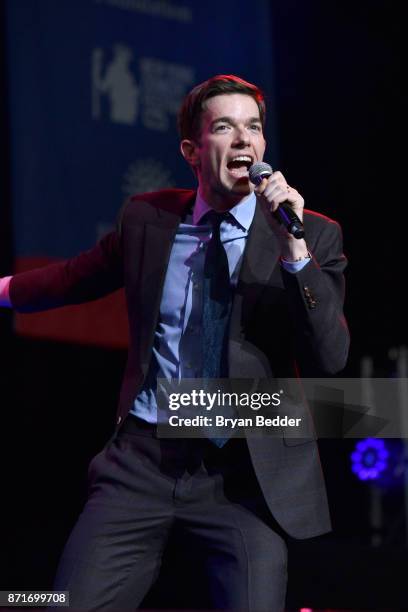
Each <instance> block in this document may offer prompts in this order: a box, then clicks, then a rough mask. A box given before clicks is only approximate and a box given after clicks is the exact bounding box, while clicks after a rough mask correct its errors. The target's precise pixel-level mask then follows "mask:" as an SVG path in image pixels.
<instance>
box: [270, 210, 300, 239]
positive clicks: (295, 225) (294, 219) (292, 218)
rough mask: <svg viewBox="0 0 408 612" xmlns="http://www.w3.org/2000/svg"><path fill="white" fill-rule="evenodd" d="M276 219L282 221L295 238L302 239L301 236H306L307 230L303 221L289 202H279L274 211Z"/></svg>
mask: <svg viewBox="0 0 408 612" xmlns="http://www.w3.org/2000/svg"><path fill="white" fill-rule="evenodd" d="M273 215H274V217H275V219H277V221H279V223H282V225H284V226H285V227H286V229H287V230H288V232H289V234H292V236H294V237H295V238H297V239H298V240H300V238H304V236H305V230H304V227H303V223H302V222H301V220H300V219H299V217H298V216H297V214H296V213H295V212H294V211H293V208H292V207H291V205H290V203H289V202H287V201H286V202H282V204H279V206H278V208H277V209H276V211H275V212H274V213H273Z"/></svg>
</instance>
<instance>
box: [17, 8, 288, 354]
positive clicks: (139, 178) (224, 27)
mask: <svg viewBox="0 0 408 612" xmlns="http://www.w3.org/2000/svg"><path fill="white" fill-rule="evenodd" d="M6 11H7V61H8V74H9V109H10V121H11V125H10V130H11V145H12V151H11V166H12V207H13V228H14V229H13V231H14V249H15V254H16V265H15V271H16V272H18V271H22V270H27V269H31V268H33V267H35V266H39V265H45V264H47V263H49V262H52V261H58V260H61V259H65V258H67V257H71V256H73V255H75V254H77V253H78V252H80V251H83V250H86V249H89V248H91V247H92V246H93V244H95V242H96V241H97V240H98V239H99V238H100V237H101V236H103V235H104V234H106V233H107V232H109V231H110V230H111V229H112V228H113V227H114V226H115V219H116V216H117V213H118V210H119V208H120V206H121V205H122V203H123V200H124V198H126V197H127V196H128V195H130V194H134V193H142V192H144V191H155V190H157V189H161V188H164V187H169V186H176V187H193V186H194V178H193V175H192V173H191V171H190V169H189V168H188V166H187V164H186V163H185V162H184V160H182V158H181V155H180V153H179V144H178V142H179V138H178V134H177V126H176V116H177V111H178V108H179V106H180V103H181V101H182V99H183V97H184V95H185V94H186V93H187V91H188V90H189V89H190V88H191V87H192V86H194V85H195V84H197V83H199V82H201V81H203V80H205V79H207V78H209V77H210V76H212V75H214V74H220V73H225V74H231V73H232V74H237V75H239V76H241V77H242V78H244V79H247V80H249V81H252V82H255V83H256V84H257V85H259V86H260V87H261V88H262V89H263V90H264V91H265V93H266V95H267V98H268V100H267V102H268V125H267V139H268V150H269V156H268V160H270V161H271V163H272V164H274V163H276V161H275V160H276V155H275V152H276V150H275V149H276V147H275V143H274V137H273V135H274V133H275V130H274V115H275V111H274V102H273V95H272V93H273V66H272V50H271V21H270V15H269V11H268V2H267V1H266V0H265V1H263V0H258V2H256V3H254V4H252V5H251V6H250V7H249V5H248V3H247V2H244V1H243V0H224V1H223V2H213V1H210V2H193V1H192V0H191V1H189V2H186V1H178V0H149V1H148V2H147V1H146V0H76V1H73V0H59V1H58V2H55V1H54V0H36V2H32V0H8V2H7V5H6ZM16 327H17V330H18V331H19V332H20V333H22V334H25V335H29V336H33V337H39V338H52V339H60V340H66V341H70V342H80V343H92V344H99V345H104V346H115V347H123V346H126V344H127V322H126V315H125V308H124V298H123V295H122V294H121V292H120V291H119V292H117V294H114V295H112V296H109V297H107V298H105V299H103V300H98V301H97V302H94V303H91V304H86V305H83V306H75V307H67V308H61V309H58V310H55V311H49V312H46V313H39V314H33V315H17V316H16Z"/></svg>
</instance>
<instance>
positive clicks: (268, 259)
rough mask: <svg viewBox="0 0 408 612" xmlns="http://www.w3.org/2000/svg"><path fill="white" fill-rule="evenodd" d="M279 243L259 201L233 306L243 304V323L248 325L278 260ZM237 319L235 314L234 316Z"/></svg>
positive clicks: (241, 321) (236, 306)
mask: <svg viewBox="0 0 408 612" xmlns="http://www.w3.org/2000/svg"><path fill="white" fill-rule="evenodd" d="M279 255H280V252H279V245H278V242H277V239H276V237H275V235H274V233H273V231H272V229H271V228H270V226H269V224H268V222H267V220H266V218H265V215H264V213H263V212H262V209H261V206H260V205H259V204H258V203H257V206H256V209H255V215H254V219H253V221H252V225H251V229H250V232H249V237H248V243H247V245H246V249H245V253H244V260H243V262H242V267H241V272H240V275H239V279H238V286H237V290H236V299H235V302H237V303H236V304H235V303H234V306H233V309H235V308H239V307H240V306H241V305H242V315H241V320H240V324H241V325H242V327H244V326H245V324H246V322H247V321H248V319H249V318H250V317H251V315H252V311H253V308H254V306H255V304H256V302H257V301H258V299H259V298H260V296H261V294H262V292H263V290H264V288H265V285H267V284H268V282H269V281H270V279H271V277H272V275H273V273H274V271H276V269H277V268H276V266H277V264H278V260H279ZM235 318H236V317H235Z"/></svg>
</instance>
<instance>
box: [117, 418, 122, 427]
mask: <svg viewBox="0 0 408 612" xmlns="http://www.w3.org/2000/svg"><path fill="white" fill-rule="evenodd" d="M121 422H122V417H121V416H120V417H118V420H117V421H116V425H120V424H121Z"/></svg>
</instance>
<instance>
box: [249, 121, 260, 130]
mask: <svg viewBox="0 0 408 612" xmlns="http://www.w3.org/2000/svg"><path fill="white" fill-rule="evenodd" d="M251 130H255V132H260V131H261V126H260V125H259V124H258V123H253V124H252V125H251Z"/></svg>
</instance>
